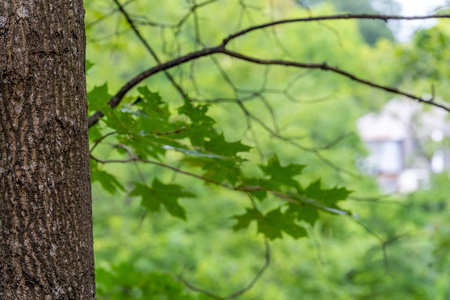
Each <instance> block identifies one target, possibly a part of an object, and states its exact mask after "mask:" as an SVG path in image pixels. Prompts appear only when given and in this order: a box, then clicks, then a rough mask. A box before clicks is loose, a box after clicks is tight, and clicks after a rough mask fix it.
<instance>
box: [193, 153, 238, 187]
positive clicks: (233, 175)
mask: <svg viewBox="0 0 450 300" xmlns="http://www.w3.org/2000/svg"><path fill="white" fill-rule="evenodd" d="M184 161H185V162H187V163H188V164H190V165H191V166H193V167H201V168H202V170H203V171H205V172H204V173H203V176H205V177H207V178H210V179H213V180H216V181H219V182H224V181H227V182H229V183H231V184H232V185H234V184H236V183H238V182H239V181H240V178H242V172H241V170H240V167H239V162H237V161H235V160H231V159H223V158H215V157H212V158H211V157H188V158H185V159H184Z"/></svg>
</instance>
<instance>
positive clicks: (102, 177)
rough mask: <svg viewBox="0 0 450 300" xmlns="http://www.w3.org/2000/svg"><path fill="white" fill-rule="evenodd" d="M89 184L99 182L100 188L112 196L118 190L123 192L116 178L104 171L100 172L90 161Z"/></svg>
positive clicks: (94, 163)
mask: <svg viewBox="0 0 450 300" xmlns="http://www.w3.org/2000/svg"><path fill="white" fill-rule="evenodd" d="M91 182H92V183H94V182H99V183H100V185H101V186H102V188H104V189H105V190H106V191H107V192H108V193H110V194H111V195H114V194H115V193H116V192H117V191H118V190H121V191H124V190H125V188H124V187H123V185H122V184H121V183H120V182H119V181H118V180H117V178H116V177H114V176H113V175H111V174H110V173H108V172H106V171H103V170H100V169H99V168H98V166H97V163H96V162H94V161H91Z"/></svg>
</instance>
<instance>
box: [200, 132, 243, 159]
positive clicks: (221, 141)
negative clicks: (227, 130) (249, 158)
mask: <svg viewBox="0 0 450 300" xmlns="http://www.w3.org/2000/svg"><path fill="white" fill-rule="evenodd" d="M205 149H206V150H207V151H210V152H212V153H215V154H218V155H223V156H227V157H235V156H237V153H238V152H247V151H249V150H250V149H251V147H249V146H246V145H244V144H242V143H241V142H240V141H237V142H227V141H226V140H225V137H224V135H223V133H221V134H216V135H215V136H213V137H211V138H210V140H209V141H207V142H205Z"/></svg>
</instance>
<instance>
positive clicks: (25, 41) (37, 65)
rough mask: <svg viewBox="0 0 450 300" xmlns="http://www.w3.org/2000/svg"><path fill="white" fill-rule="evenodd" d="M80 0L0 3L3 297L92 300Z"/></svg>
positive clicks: (0, 0)
mask: <svg viewBox="0 0 450 300" xmlns="http://www.w3.org/2000/svg"><path fill="white" fill-rule="evenodd" d="M85 45H86V42H85V32H84V9H83V1H82V0H0V299H5V300H9V299H33V300H34V299H83V300H86V299H94V297H95V283H94V257H93V239H92V211H91V210H92V204H91V188H90V173H89V148H88V128H87V102H86V83H85Z"/></svg>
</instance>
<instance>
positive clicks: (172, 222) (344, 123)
mask: <svg viewBox="0 0 450 300" xmlns="http://www.w3.org/2000/svg"><path fill="white" fill-rule="evenodd" d="M85 6H86V12H87V15H86V26H87V37H88V55H87V57H88V60H89V61H90V62H92V63H89V64H88V88H89V90H90V92H89V93H88V100H89V109H90V115H91V119H90V120H91V122H92V123H91V125H92V126H91V129H90V139H91V155H92V157H91V158H92V159H91V168H92V181H93V183H94V185H93V187H94V239H95V256H96V266H97V271H96V280H97V295H98V298H99V299H214V298H216V299H234V298H235V299H281V300H283V299H449V297H450V294H449V291H448V288H447V286H448V282H449V280H450V276H449V275H448V274H447V273H448V272H446V270H448V267H449V255H448V253H447V251H446V249H447V246H448V243H449V239H448V229H447V227H448V226H446V224H448V222H449V221H450V220H449V217H448V211H447V209H448V208H447V205H448V200H449V199H448V195H449V192H450V191H449V190H448V189H449V187H448V184H446V182H448V175H447V174H440V175H439V176H438V175H437V176H436V177H435V178H433V180H432V182H431V187H430V189H429V190H425V191H419V192H416V193H413V194H410V195H380V192H379V191H378V186H377V184H376V182H375V180H374V179H373V178H371V177H366V176H364V175H362V174H361V172H360V170H359V169H358V168H357V166H356V164H355V162H356V161H357V160H358V159H360V158H361V157H364V156H365V155H366V153H367V152H366V150H365V147H364V146H363V145H362V143H361V141H360V140H359V137H358V135H357V133H356V119H357V118H358V117H360V116H362V115H363V114H366V113H368V112H370V111H377V110H379V109H380V108H381V106H382V105H383V104H384V103H386V102H387V101H388V100H389V99H391V98H393V97H396V96H406V97H408V96H409V97H410V98H413V99H411V101H416V100H417V99H418V100H420V101H424V102H427V104H428V105H430V104H431V105H435V104H438V105H440V104H442V103H443V104H444V105H445V101H444V100H443V99H448V98H449V94H448V93H449V92H448V90H446V89H445V88H446V87H447V86H448V80H449V79H448V78H449V75H450V74H449V73H448V72H449V71H448V65H449V59H450V56H449V53H448V51H449V50H448V49H449V47H448V43H449V40H450V32H449V30H448V21H447V20H442V21H439V23H438V24H437V25H436V26H434V27H433V28H429V29H424V30H421V31H419V32H418V33H417V34H416V35H415V37H414V38H413V39H412V40H411V41H410V42H408V43H404V44H400V43H397V42H396V41H395V40H394V38H393V34H392V31H391V29H389V27H388V26H387V25H386V22H384V21H385V20H384V18H380V19H378V20H366V19H351V20H332V21H330V20H318V21H317V20H316V21H314V22H309V21H308V22H301V23H300V22H293V23H290V24H284V25H279V26H267V27H265V28H262V29H260V30H259V29H258V30H257V29H255V30H253V31H251V32H248V33H245V34H243V35H242V36H238V37H236V38H234V37H233V38H232V39H231V41H230V42H229V43H227V45H226V51H228V52H226V51H224V49H225V48H223V49H222V48H220V49H218V48H217V49H216V48H215V47H216V46H217V45H221V44H222V41H223V39H224V38H226V37H227V36H230V35H231V34H233V33H236V32H240V31H241V30H244V29H246V28H251V26H254V25H257V24H265V23H269V22H273V21H275V20H287V19H292V18H309V17H315V16H332V15H336V14H338V13H339V12H346V13H347V12H349V13H369V14H379V13H381V14H386V15H395V14H396V13H398V11H399V7H398V5H397V4H395V2H393V1H358V2H355V1H345V0H340V1H333V3H332V4H331V3H329V2H328V1H312V0H311V1H309V2H298V1H287V0H280V1H274V0H271V1H263V0H255V1H220V0H218V1H214V0H212V1H203V2H202V1H195V0H189V1H182V0H179V1H140V0H134V1H133V0H131V1H126V2H125V1H124V2H117V1H107V0H104V1H97V0H96V1H93V0H87V1H85ZM386 19H389V18H387V17H386ZM405 22H407V21H405ZM204 49H213V50H209V51H217V52H215V54H211V53H212V52H211V53H210V52H207V51H206V52H204V53H203V52H202V53H203V54H204V56H198V58H195V59H191V60H188V59H189V57H187V58H186V61H185V62H183V63H180V64H176V65H174V66H176V67H175V68H171V69H169V68H167V69H158V70H159V72H158V73H156V72H155V73H152V74H151V76H144V77H145V78H146V79H145V80H142V81H141V80H138V81H136V82H135V83H136V84H135V85H130V86H126V85H124V82H133V81H132V79H133V78H137V77H139V75H137V74H148V71H147V70H155V69H152V68H158V66H164V64H163V63H164V62H172V61H175V60H177V59H178V58H180V57H185V55H189V53H191V54H192V53H194V54H195V53H197V54H198V53H199V51H204ZM214 49H216V50H214ZM296 63H297V65H296ZM298 63H300V64H298ZM324 63H326V64H324ZM155 66H156V67H155ZM145 72H147V73H145ZM352 76H353V78H352ZM141 79H142V78H141ZM354 79H356V81H355V80H354ZM432 84H433V85H434V87H435V91H436V96H440V97H441V98H438V97H437V98H435V99H433V100H434V101H433V102H431V101H429V100H430V98H429V97H428V96H423V97H422V95H424V94H425V93H430V87H431V85H432ZM134 86H136V87H137V88H135V89H131V87H134ZM124 87H127V90H126V92H127V93H126V94H120V92H119V94H120V99H119V98H118V97H117V95H118V94H116V96H114V93H117V91H120V90H121V89H123V88H124ZM391 87H393V88H391ZM414 95H416V96H414ZM414 97H416V98H415V99H416V100H414ZM427 97H428V98H427ZM110 99H116V100H117V99H118V100H119V102H120V105H118V106H117V107H116V108H114V109H111V108H110V107H109V106H108V105H106V102H108V101H109V100H110ZM116 102H117V101H116ZM119 102H117V103H116V104H119ZM99 110H100V111H101V112H102V113H101V114H102V115H104V116H103V117H100V118H94V117H93V116H95V114H96V112H97V111H99ZM97 116H98V112H97ZM93 121H98V123H94V122H93ZM341 200H346V201H342V202H340V201H341ZM185 220H187V222H186V221H185ZM247 228H248V229H247ZM256 232H258V234H256ZM307 236H308V237H309V238H302V237H307ZM269 245H270V246H269Z"/></svg>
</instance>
